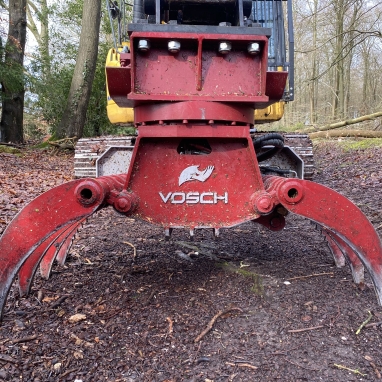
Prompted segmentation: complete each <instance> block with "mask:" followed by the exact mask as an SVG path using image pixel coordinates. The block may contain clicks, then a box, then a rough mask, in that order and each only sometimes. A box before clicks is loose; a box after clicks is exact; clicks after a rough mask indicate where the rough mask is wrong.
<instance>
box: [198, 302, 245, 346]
mask: <svg viewBox="0 0 382 382" xmlns="http://www.w3.org/2000/svg"><path fill="white" fill-rule="evenodd" d="M232 310H238V311H240V312H242V310H241V309H240V308H229V309H227V310H224V311H223V310H220V311H219V312H218V313H216V314H215V316H213V317H212V320H211V321H210V322H209V323H208V325H207V327H206V328H205V329H204V330H203V331H202V332H201V333H200V334H199V335H198V336H197V337H196V338H195V340H194V342H199V341H200V340H201V339H202V338H203V337H204V336H205V335H206V334H207V333H208V332H209V331H210V330H211V329H212V327H213V325H214V324H215V322H216V320H217V319H218V318H219V317H220V316H223V315H224V314H226V313H228V312H231V311H232Z"/></svg>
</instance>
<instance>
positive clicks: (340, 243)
mask: <svg viewBox="0 0 382 382" xmlns="http://www.w3.org/2000/svg"><path fill="white" fill-rule="evenodd" d="M322 233H323V234H324V236H325V237H326V240H327V242H328V244H329V248H330V249H331V251H332V253H334V251H335V250H336V247H337V248H338V250H339V251H340V252H341V254H342V255H343V258H346V259H347V261H348V262H349V265H350V269H351V272H352V276H353V281H354V282H355V283H356V284H362V283H363V282H364V281H365V272H364V267H363V264H362V262H361V260H360V258H359V257H358V256H357V254H356V253H355V252H354V251H353V250H352V249H351V248H350V246H349V245H347V244H346V242H345V241H344V240H342V239H341V238H340V237H339V236H338V235H336V234H335V233H334V232H331V231H329V230H328V229H326V228H322Z"/></svg>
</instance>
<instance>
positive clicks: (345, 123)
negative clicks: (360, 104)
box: [300, 111, 382, 133]
mask: <svg viewBox="0 0 382 382" xmlns="http://www.w3.org/2000/svg"><path fill="white" fill-rule="evenodd" d="M378 117H382V111H379V112H377V113H373V114H368V115H363V116H362V117H359V118H354V119H348V120H347V121H341V122H336V123H331V124H330V125H325V126H322V127H320V128H319V129H315V128H314V127H308V128H307V129H303V130H300V132H301V133H310V132H319V131H327V130H334V129H339V128H340V127H344V126H348V125H354V124H356V123H361V122H365V121H372V120H373V119H375V118H378Z"/></svg>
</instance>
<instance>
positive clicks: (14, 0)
mask: <svg viewBox="0 0 382 382" xmlns="http://www.w3.org/2000/svg"><path fill="white" fill-rule="evenodd" d="M26 2H27V0H10V1H9V31H8V40H7V44H6V46H5V57H4V61H5V64H6V65H9V66H12V68H13V70H14V71H19V75H18V82H20V83H18V84H16V86H15V84H13V86H12V88H10V87H9V86H7V85H6V84H5V83H4V82H2V84H1V85H2V86H1V88H2V89H1V90H2V114H1V123H0V141H1V142H14V143H22V142H23V140H24V137H23V112H24V84H23V64H24V49H25V42H26V32H27V20H26Z"/></svg>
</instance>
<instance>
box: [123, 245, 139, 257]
mask: <svg viewBox="0 0 382 382" xmlns="http://www.w3.org/2000/svg"><path fill="white" fill-rule="evenodd" d="M122 243H123V244H127V245H130V247H132V248H133V250H134V254H133V259H135V258H136V257H137V249H136V248H135V245H134V244H131V243H129V242H128V241H123V242H122Z"/></svg>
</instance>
